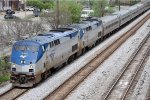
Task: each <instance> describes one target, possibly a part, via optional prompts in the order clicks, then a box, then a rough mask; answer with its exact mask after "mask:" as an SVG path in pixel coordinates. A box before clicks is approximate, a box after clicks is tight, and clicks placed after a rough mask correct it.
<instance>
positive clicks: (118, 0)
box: [118, 0, 120, 11]
mask: <svg viewBox="0 0 150 100" xmlns="http://www.w3.org/2000/svg"><path fill="white" fill-rule="evenodd" d="M118 2H119V11H120V0H118Z"/></svg>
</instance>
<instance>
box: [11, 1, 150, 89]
mask: <svg viewBox="0 0 150 100" xmlns="http://www.w3.org/2000/svg"><path fill="white" fill-rule="evenodd" d="M149 8H150V1H148V0H147V1H144V2H140V3H138V4H136V5H133V6H131V7H129V8H128V9H126V10H121V11H117V12H114V13H112V14H111V15H108V16H104V17H101V18H88V19H85V20H83V21H80V22H79V23H74V24H71V25H68V26H66V27H62V28H57V29H52V30H50V31H49V32H47V33H42V34H38V35H37V36H34V37H30V38H27V39H24V40H20V41H17V42H16V43H14V44H13V47H12V53H11V82H12V83H13V86H15V87H33V86H35V85H36V84H37V83H39V82H40V81H41V80H43V79H46V78H47V76H48V75H49V74H50V73H51V72H52V71H53V69H56V68H59V67H61V66H63V65H66V64H67V63H70V62H71V61H73V60H74V59H75V58H76V57H78V56H80V55H82V54H83V53H84V52H85V51H86V50H87V49H88V48H92V47H94V46H95V45H96V44H99V43H100V41H101V40H104V39H105V38H106V37H107V36H109V35H110V34H112V33H113V31H115V30H117V29H119V28H120V27H122V26H123V25H125V24H127V23H128V22H130V21H131V20H133V19H135V18H136V17H137V16H138V15H140V14H142V13H144V12H145V11H147V10H148V9H149Z"/></svg>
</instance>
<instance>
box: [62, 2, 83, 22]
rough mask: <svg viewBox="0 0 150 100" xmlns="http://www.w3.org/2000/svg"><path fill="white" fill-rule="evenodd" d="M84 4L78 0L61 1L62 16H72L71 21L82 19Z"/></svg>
mask: <svg viewBox="0 0 150 100" xmlns="http://www.w3.org/2000/svg"><path fill="white" fill-rule="evenodd" d="M81 9H82V6H81V5H80V4H79V3H77V2H76V1H70V0H63V1H60V12H61V16H64V17H67V16H68V17H70V18H69V19H70V20H71V23H76V22H79V21H80V14H81Z"/></svg>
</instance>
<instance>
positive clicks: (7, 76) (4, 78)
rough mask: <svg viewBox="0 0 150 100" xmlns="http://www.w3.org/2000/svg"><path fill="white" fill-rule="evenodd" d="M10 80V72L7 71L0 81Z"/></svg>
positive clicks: (0, 77)
mask: <svg viewBox="0 0 150 100" xmlns="http://www.w3.org/2000/svg"><path fill="white" fill-rule="evenodd" d="M8 80H10V74H8V73H7V74H6V75H3V76H0V83H3V82H5V81H8Z"/></svg>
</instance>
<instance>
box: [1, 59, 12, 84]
mask: <svg viewBox="0 0 150 100" xmlns="http://www.w3.org/2000/svg"><path fill="white" fill-rule="evenodd" d="M4 59H5V60H8V59H7V58H6V57H4V58H3V59H0V83H2V82H4V81H8V80H9V79H10V74H9V68H10V63H9V62H7V61H5V60H4Z"/></svg>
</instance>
